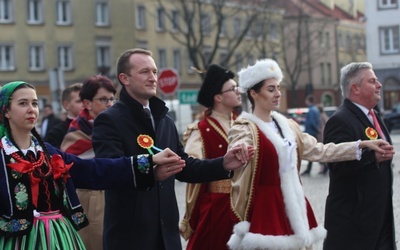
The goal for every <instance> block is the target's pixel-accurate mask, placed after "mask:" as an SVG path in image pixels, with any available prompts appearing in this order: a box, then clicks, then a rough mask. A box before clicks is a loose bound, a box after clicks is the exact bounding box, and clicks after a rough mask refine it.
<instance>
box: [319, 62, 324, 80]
mask: <svg viewBox="0 0 400 250" xmlns="http://www.w3.org/2000/svg"><path fill="white" fill-rule="evenodd" d="M319 71H320V74H321V85H325V67H324V63H320V64H319Z"/></svg>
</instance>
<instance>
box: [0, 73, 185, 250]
mask: <svg viewBox="0 0 400 250" xmlns="http://www.w3.org/2000/svg"><path fill="white" fill-rule="evenodd" d="M38 102H39V101H38V98H37V95H36V91H35V88H34V87H33V86H32V85H31V84H28V83H25V82H21V81H18V82H11V83H7V84H5V85H4V86H3V87H2V88H1V90H0V110H1V116H0V138H1V141H0V249H3V250H11V249H26V250H28V249H29V250H31V249H44V250H50V249H51V250H53V249H63V250H69V249H71V250H72V249H74V250H76V249H85V246H84V244H83V242H82V240H81V238H80V237H79V235H78V233H77V230H79V229H81V228H83V227H85V226H87V225H88V220H87V218H86V215H85V214H84V213H83V209H82V207H81V205H80V204H79V199H78V197H77V195H76V192H75V187H74V185H76V186H78V187H82V188H93V189H110V188H124V187H130V186H132V185H136V183H137V182H136V178H137V177H138V176H140V178H145V174H142V173H141V171H140V168H139V167H140V162H142V160H143V159H142V158H141V156H133V157H121V158H119V159H90V160H84V159H80V158H78V157H76V156H74V155H70V154H66V153H64V152H62V151H60V150H58V149H56V148H54V147H52V146H51V145H50V144H47V143H46V144H44V143H43V140H42V139H41V138H40V136H39V134H38V133H37V131H36V129H35V124H36V122H37V119H38V117H39V108H38ZM172 154H173V152H172V151H170V150H165V151H163V152H162V153H159V154H158V155H154V156H144V157H146V159H147V160H148V163H149V166H152V165H153V164H158V165H157V167H155V168H152V167H149V172H152V173H151V174H149V175H148V178H152V179H154V178H155V177H156V179H157V178H161V179H164V178H167V177H168V176H167V175H166V174H165V172H166V169H167V168H168V167H171V166H176V165H184V162H183V161H182V160H180V158H179V157H170V156H171V155H172ZM139 160H140V161H139ZM72 166H73V167H72ZM153 171H154V172H153ZM70 175H71V176H72V177H73V179H74V180H73V181H72V179H71V177H70ZM146 176H147V175H146ZM142 188H148V187H142Z"/></svg>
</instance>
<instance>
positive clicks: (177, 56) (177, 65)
mask: <svg viewBox="0 0 400 250" xmlns="http://www.w3.org/2000/svg"><path fill="white" fill-rule="evenodd" d="M172 56H173V58H172V59H173V67H174V69H175V70H176V71H178V72H179V73H181V72H182V62H181V51H180V50H179V49H174V51H173V52H172Z"/></svg>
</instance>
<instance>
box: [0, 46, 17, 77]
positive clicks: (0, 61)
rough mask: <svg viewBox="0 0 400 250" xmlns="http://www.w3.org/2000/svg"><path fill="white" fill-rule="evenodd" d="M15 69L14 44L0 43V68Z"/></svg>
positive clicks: (4, 69)
mask: <svg viewBox="0 0 400 250" xmlns="http://www.w3.org/2000/svg"><path fill="white" fill-rule="evenodd" d="M14 69H15V55H14V46H12V45H0V70H1V71H11V70H14Z"/></svg>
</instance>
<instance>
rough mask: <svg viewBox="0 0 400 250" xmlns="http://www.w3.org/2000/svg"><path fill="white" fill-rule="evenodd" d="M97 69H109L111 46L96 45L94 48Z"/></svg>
mask: <svg viewBox="0 0 400 250" xmlns="http://www.w3.org/2000/svg"><path fill="white" fill-rule="evenodd" d="M96 58H97V60H96V61H97V62H96V65H97V68H110V67H111V46H110V45H106V44H101V43H99V44H97V46H96Z"/></svg>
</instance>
